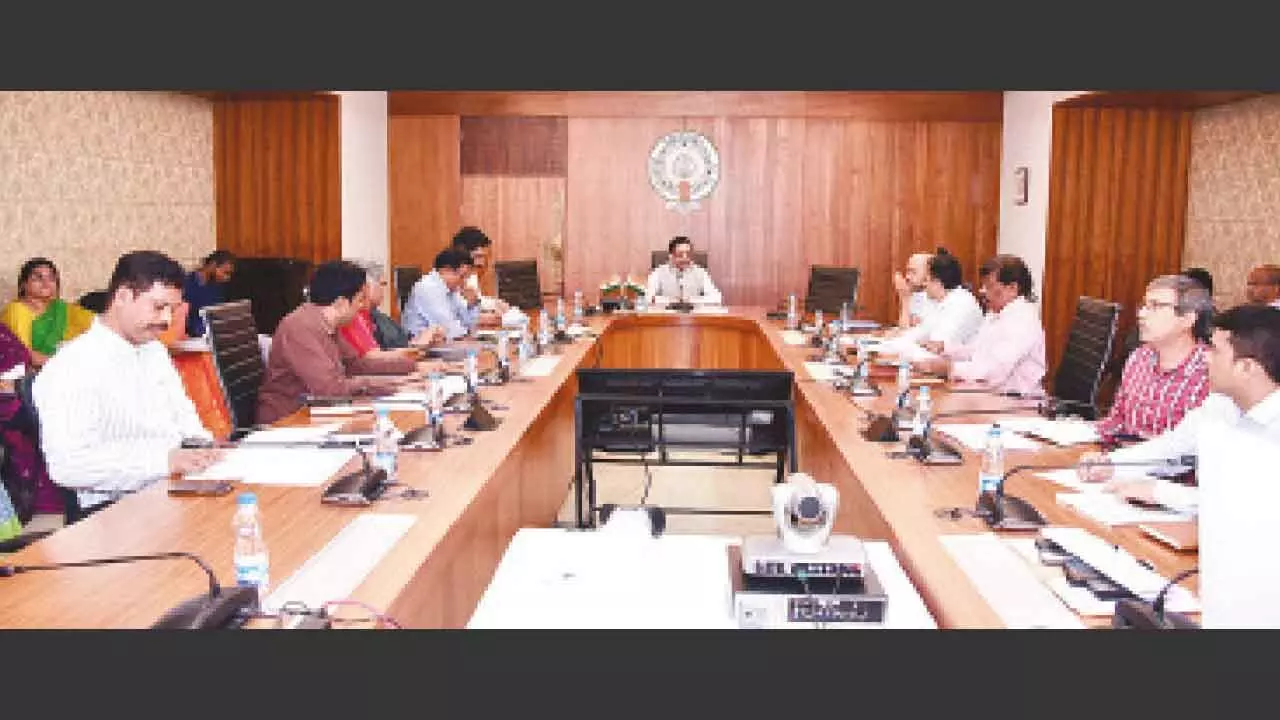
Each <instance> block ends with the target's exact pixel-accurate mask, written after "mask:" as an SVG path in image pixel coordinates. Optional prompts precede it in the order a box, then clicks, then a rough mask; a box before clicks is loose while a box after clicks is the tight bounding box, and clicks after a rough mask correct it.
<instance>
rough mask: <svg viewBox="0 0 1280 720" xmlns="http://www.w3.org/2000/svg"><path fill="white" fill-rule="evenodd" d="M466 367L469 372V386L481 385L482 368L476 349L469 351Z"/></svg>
mask: <svg viewBox="0 0 1280 720" xmlns="http://www.w3.org/2000/svg"><path fill="white" fill-rule="evenodd" d="M464 368H465V372H466V373H467V386H468V387H470V388H472V389H475V388H478V387H480V370H479V365H478V362H477V360H476V351H475V350H468V351H467V359H466V364H465V365H464Z"/></svg>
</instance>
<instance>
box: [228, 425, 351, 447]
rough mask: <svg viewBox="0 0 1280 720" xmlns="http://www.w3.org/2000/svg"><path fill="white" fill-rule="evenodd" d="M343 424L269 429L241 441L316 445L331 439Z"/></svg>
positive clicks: (243, 443) (245, 442) (247, 436)
mask: <svg viewBox="0 0 1280 720" xmlns="http://www.w3.org/2000/svg"><path fill="white" fill-rule="evenodd" d="M342 425H343V424H342V423H323V424H320V425H299V426H291V427H278V428H269V429H267V430H258V431H257V432H254V433H250V434H249V435H246V436H244V437H243V438H241V440H240V444H241V445H252V444H254V443H289V442H296V443H316V442H319V441H321V440H324V439H325V438H326V437H329V436H330V435H332V434H333V433H334V432H336V431H337V430H338V429H340V428H341V427H342Z"/></svg>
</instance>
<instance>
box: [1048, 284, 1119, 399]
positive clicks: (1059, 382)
mask: <svg viewBox="0 0 1280 720" xmlns="http://www.w3.org/2000/svg"><path fill="white" fill-rule="evenodd" d="M1119 318H1120V305H1119V304H1118V303H1113V302H1107V301H1105V300H1099V299H1097V298H1091V297H1083V296H1082V297H1081V298H1080V300H1079V302H1078V303H1077V304H1076V316H1075V319H1074V320H1072V322H1071V333H1070V334H1069V335H1068V336H1067V346H1066V347H1065V348H1064V349H1063V351H1062V362H1061V363H1060V364H1059V365H1058V372H1057V374H1056V375H1054V378H1053V394H1054V397H1056V398H1057V399H1058V401H1059V403H1060V407H1061V409H1063V410H1066V411H1068V412H1071V413H1074V414H1079V415H1081V416H1082V417H1084V418H1085V419H1086V420H1095V419H1097V417H1098V405H1097V402H1098V386H1099V385H1101V384H1102V375H1103V372H1104V371H1105V370H1106V368H1107V363H1108V362H1109V361H1110V359H1111V348H1112V344H1113V343H1114V342H1115V337H1116V325H1117V323H1118V322H1119Z"/></svg>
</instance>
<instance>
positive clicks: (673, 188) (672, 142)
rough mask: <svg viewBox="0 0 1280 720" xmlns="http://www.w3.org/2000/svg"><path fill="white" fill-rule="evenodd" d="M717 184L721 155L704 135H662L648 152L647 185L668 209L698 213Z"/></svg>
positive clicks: (687, 131)
mask: <svg viewBox="0 0 1280 720" xmlns="http://www.w3.org/2000/svg"><path fill="white" fill-rule="evenodd" d="M719 182H720V154H719V153H718V152H716V146H715V145H714V144H712V142H711V140H710V139H709V138H707V136H705V135H703V134H702V133H699V132H694V131H692V130H681V131H677V132H673V133H668V134H667V135H664V136H663V137H662V138H661V139H659V140H658V142H657V143H656V144H655V145H654V146H653V150H652V151H651V152H650V153H649V184H650V185H652V186H653V189H654V190H655V191H656V192H657V193H658V195H659V196H660V197H661V198H662V199H664V200H666V201H667V209H669V210H678V211H679V212H682V213H688V212H691V211H693V210H697V209H698V208H699V207H700V206H699V204H698V201H699V200H703V199H705V198H706V197H707V196H709V195H710V194H711V192H712V191H713V190H715V189H716V185H717V184H718V183H719Z"/></svg>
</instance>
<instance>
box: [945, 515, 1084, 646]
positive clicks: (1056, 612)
mask: <svg viewBox="0 0 1280 720" xmlns="http://www.w3.org/2000/svg"><path fill="white" fill-rule="evenodd" d="M942 545H943V547H945V548H946V550H947V552H948V553H949V554H950V555H951V557H952V559H954V560H955V561H956V564H957V565H959V566H960V568H961V569H962V570H964V572H965V574H966V575H968V576H969V579H970V580H971V581H972V582H973V585H974V587H976V588H977V589H978V592H979V593H980V594H981V595H982V597H983V598H984V599H985V600H986V601H987V603H988V604H989V605H991V609H992V610H995V612H996V614H997V615H999V616H1000V619H1001V620H1002V621H1003V622H1004V624H1005V625H1007V626H1008V627H1010V628H1013V629H1027V628H1047V629H1075V628H1083V627H1084V623H1082V622H1080V618H1078V617H1076V616H1075V614H1074V613H1072V612H1071V611H1070V610H1068V609H1067V607H1066V606H1065V605H1064V604H1063V603H1062V601H1061V600H1059V599H1058V597H1057V596H1056V595H1054V594H1053V592H1051V591H1050V590H1049V588H1047V587H1045V585H1044V583H1042V582H1041V581H1040V578H1038V577H1037V576H1036V574H1035V573H1034V572H1032V570H1031V568H1030V567H1028V566H1027V564H1026V563H1025V562H1024V561H1023V560H1022V558H1020V557H1019V556H1018V554H1017V552H1016V551H1014V550H1013V549H1012V548H1010V547H1009V546H1008V545H1007V544H1005V542H1004V541H1003V540H1002V539H1001V538H1000V537H999V536H998V535H995V534H994V533H980V534H975V535H943V536H942Z"/></svg>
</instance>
